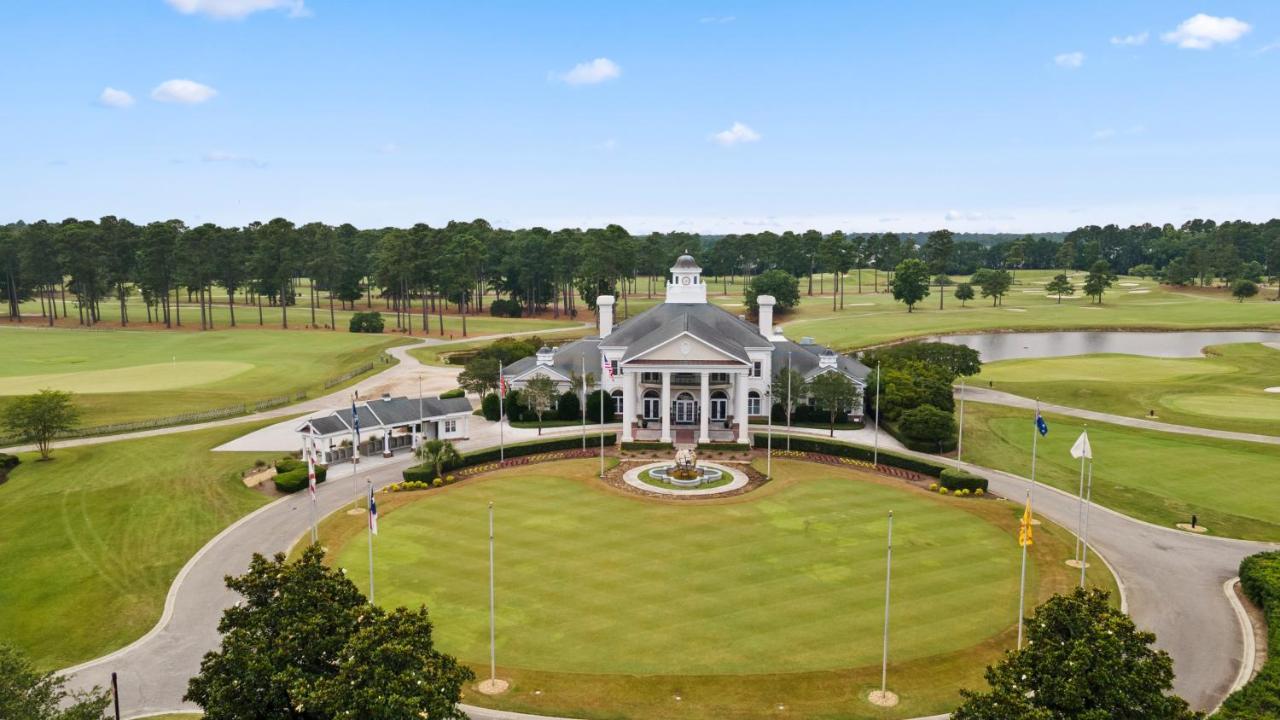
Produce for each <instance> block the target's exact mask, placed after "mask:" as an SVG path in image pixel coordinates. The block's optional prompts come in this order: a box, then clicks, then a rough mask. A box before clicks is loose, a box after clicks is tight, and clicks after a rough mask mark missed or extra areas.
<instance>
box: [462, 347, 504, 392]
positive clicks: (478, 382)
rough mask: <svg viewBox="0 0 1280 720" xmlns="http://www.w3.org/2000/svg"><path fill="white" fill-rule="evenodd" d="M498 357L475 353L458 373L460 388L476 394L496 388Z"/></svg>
mask: <svg viewBox="0 0 1280 720" xmlns="http://www.w3.org/2000/svg"><path fill="white" fill-rule="evenodd" d="M499 365H500V363H499V362H498V359H497V358H495V357H492V356H490V355H487V354H486V355H476V356H475V357H472V358H471V359H470V360H468V361H467V366H466V368H465V369H463V371H462V372H460V373H458V384H459V385H461V386H462V389H464V390H466V391H467V392H469V393H474V394H476V395H481V396H483V395H485V394H486V393H489V392H493V391H496V390H497V389H498V367H499Z"/></svg>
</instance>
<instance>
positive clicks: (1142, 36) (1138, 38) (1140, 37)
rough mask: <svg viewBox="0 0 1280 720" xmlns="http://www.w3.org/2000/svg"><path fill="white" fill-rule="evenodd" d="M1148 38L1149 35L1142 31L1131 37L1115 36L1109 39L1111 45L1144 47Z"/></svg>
mask: <svg viewBox="0 0 1280 720" xmlns="http://www.w3.org/2000/svg"><path fill="white" fill-rule="evenodd" d="M1149 37H1151V34H1150V33H1148V32H1147V31H1146V30H1143V31H1142V32H1140V33H1134V34H1133V35H1115V36H1113V37H1112V38H1111V44H1112V45H1146V44H1147V38H1149Z"/></svg>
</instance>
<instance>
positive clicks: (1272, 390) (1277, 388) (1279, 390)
mask: <svg viewBox="0 0 1280 720" xmlns="http://www.w3.org/2000/svg"><path fill="white" fill-rule="evenodd" d="M1262 392H1269V393H1280V385H1273V386H1272V387H1269V388H1267V389H1266V390H1263V391H1262Z"/></svg>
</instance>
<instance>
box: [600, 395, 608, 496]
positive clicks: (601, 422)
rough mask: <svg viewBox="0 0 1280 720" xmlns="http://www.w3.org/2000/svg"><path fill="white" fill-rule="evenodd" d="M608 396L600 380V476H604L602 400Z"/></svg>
mask: <svg viewBox="0 0 1280 720" xmlns="http://www.w3.org/2000/svg"><path fill="white" fill-rule="evenodd" d="M601 379H603V378H601ZM608 397H609V395H607V394H606V393H605V391H604V383H603V382H602V383H600V477H604V402H605V399H607V398H608Z"/></svg>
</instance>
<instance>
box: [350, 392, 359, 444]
mask: <svg viewBox="0 0 1280 720" xmlns="http://www.w3.org/2000/svg"><path fill="white" fill-rule="evenodd" d="M351 428H352V429H353V430H354V431H355V433H356V445H359V444H360V413H358V412H356V401H355V400H352V401H351Z"/></svg>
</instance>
